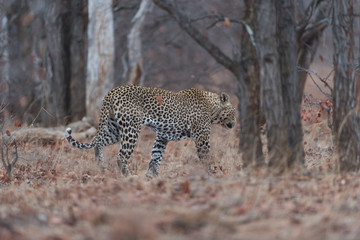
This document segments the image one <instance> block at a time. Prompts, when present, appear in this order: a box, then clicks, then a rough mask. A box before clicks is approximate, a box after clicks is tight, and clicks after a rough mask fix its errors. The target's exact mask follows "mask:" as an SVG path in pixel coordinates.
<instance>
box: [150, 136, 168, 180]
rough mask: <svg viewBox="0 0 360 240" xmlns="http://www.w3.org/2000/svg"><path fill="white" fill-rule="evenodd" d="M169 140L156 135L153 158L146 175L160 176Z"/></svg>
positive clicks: (152, 152)
mask: <svg viewBox="0 0 360 240" xmlns="http://www.w3.org/2000/svg"><path fill="white" fill-rule="evenodd" d="M167 143H168V140H167V139H165V138H162V137H160V136H159V135H156V139H155V142H154V146H153V148H152V151H151V159H150V163H149V168H148V170H147V173H146V176H147V177H152V176H158V175H159V166H160V163H161V160H162V157H163V154H164V151H165V148H166V145H167Z"/></svg>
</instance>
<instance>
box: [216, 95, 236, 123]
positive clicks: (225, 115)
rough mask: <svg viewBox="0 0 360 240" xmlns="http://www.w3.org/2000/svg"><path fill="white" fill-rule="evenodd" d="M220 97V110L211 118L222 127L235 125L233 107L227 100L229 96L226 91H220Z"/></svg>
mask: <svg viewBox="0 0 360 240" xmlns="http://www.w3.org/2000/svg"><path fill="white" fill-rule="evenodd" d="M219 97H220V111H218V112H217V114H216V116H215V117H214V119H213V123H217V124H220V125H221V126H223V127H224V128H227V129H231V128H233V127H235V123H236V118H235V108H234V107H233V105H232V104H231V103H230V101H229V99H230V98H229V96H228V95H227V94H226V93H221V94H220V95H219Z"/></svg>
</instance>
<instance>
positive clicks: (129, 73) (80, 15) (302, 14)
mask: <svg viewBox="0 0 360 240" xmlns="http://www.w3.org/2000/svg"><path fill="white" fill-rule="evenodd" d="M359 13H360V10H359V1H357V0H355V1H341V2H337V1H331V0H293V1H261V0H244V1H240V0H228V1H225V2H224V1H216V0H200V1H188V0H180V1H165V0H154V1H150V0H142V1H140V0H139V1H137V0H131V1H130V0H123V1H120V0H113V1H112V0H106V1H100V0H88V1H87V0H71V1H62V0H53V1H45V0H7V1H2V2H1V3H0V23H1V24H0V67H1V68H0V72H1V75H0V93H1V101H2V106H6V109H5V110H4V111H2V112H3V114H5V115H7V116H11V117H13V118H15V119H17V120H19V121H20V122H21V123H22V124H24V125H33V126H58V125H66V124H68V123H70V122H73V121H76V120H79V119H82V118H83V117H84V116H88V117H90V118H91V119H93V120H95V121H96V120H97V117H98V113H99V109H100V107H101V101H102V99H103V96H104V95H105V94H106V93H107V92H108V91H109V90H110V89H112V88H114V87H116V86H119V85H123V84H140V85H145V86H151V87H161V88H165V89H169V90H175V91H177V90H181V89H184V88H190V87H196V88H200V89H204V90H209V91H215V92H220V91H225V92H228V93H230V94H231V95H232V96H233V97H232V101H234V102H236V101H235V99H237V100H238V103H239V107H238V110H239V122H240V126H241V128H240V131H239V136H240V148H241V149H243V150H245V149H250V150H249V151H248V153H244V158H245V159H251V160H249V163H250V162H251V163H252V164H260V165H261V164H262V163H263V162H264V159H263V153H262V150H261V140H260V126H261V125H262V124H263V123H265V122H266V123H267V127H266V131H267V136H268V147H269V152H270V153H274V155H271V156H272V157H271V158H270V161H269V164H270V165H272V164H274V165H278V164H280V165H281V164H285V165H291V164H292V162H294V161H299V162H303V160H301V159H303V150H302V149H303V146H302V128H301V118H300V102H301V99H302V96H303V95H304V89H305V86H306V85H307V84H305V82H306V79H307V78H308V76H317V79H315V80H316V81H319V82H318V84H321V86H323V87H320V89H321V91H320V92H322V93H321V94H323V96H320V98H324V99H326V101H328V102H331V104H330V105H331V106H330V108H331V109H328V111H329V113H330V111H331V112H332V110H333V109H332V103H334V104H335V107H334V112H335V115H334V120H333V121H334V128H335V132H336V133H339V131H338V130H339V128H340V126H341V121H342V120H341V119H343V118H344V116H346V115H347V114H348V113H349V112H351V111H352V109H354V107H355V106H358V105H359V104H358V102H359V97H357V95H358V90H356V89H359V87H358V86H359V84H358V76H357V75H356V74H357V73H358V66H359V44H360V43H359V17H358V16H359ZM334 34H335V35H334ZM346 56H347V57H346ZM333 59H334V60H335V62H333ZM312 64H313V65H312ZM332 70H334V72H332ZM344 73H345V74H344ZM317 74H318V75H317ZM333 75H334V76H335V77H334V78H337V79H339V80H338V81H337V83H339V85H337V86H336V84H334V83H333V82H332V78H333ZM356 83H357V84H356ZM311 84H313V83H311ZM333 88H334V91H332V90H333ZM321 94H320V95H321ZM235 96H236V97H237V98H236V97H235ZM324 101H325V100H324ZM324 106H325V105H324ZM339 109H340V110H339ZM341 109H343V110H344V111H343V110H341ZM358 112H359V111H357V115H356V116H354V119H352V118H349V119H350V120H351V122H353V123H354V124H355V125H351V126H350V127H349V129H350V130H348V131H347V132H346V131H344V132H345V134H344V137H345V138H346V139H349V137H348V133H352V132H354V131H355V132H360V126H359V123H358V122H359V121H358V119H359V116H358V115H359V114H358ZM336 113H339V114H337V115H336ZM341 128H342V129H343V127H341ZM344 129H346V128H344ZM338 135H339V136H340V135H341V134H338ZM357 138H359V136H357ZM357 138H354V139H355V140H354V142H352V144H355V145H357V147H356V148H355V149H357V150H356V151H358V152H360V146H359V144H357V142H360V141H357V140H356V139H357ZM339 139H341V138H340V137H339ZM278 147H281V148H282V149H283V150H284V151H283V152H286V153H290V155H291V157H290V159H292V160H290V162H287V163H279V162H278V160H276V161H275V162H274V163H272V161H271V159H272V158H273V159H281V158H284V156H283V155H282V153H281V152H280V151H277V150H276V149H278ZM354 156H355V157H356V156H357V154H355V155H354ZM245 165H246V163H245ZM356 166H357V167H356V168H358V166H359V164H358V163H357V165H356Z"/></svg>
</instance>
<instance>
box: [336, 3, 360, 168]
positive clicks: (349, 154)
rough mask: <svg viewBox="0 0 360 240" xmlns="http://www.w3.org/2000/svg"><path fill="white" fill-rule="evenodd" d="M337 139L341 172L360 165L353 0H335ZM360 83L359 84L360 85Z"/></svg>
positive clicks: (359, 108)
mask: <svg viewBox="0 0 360 240" xmlns="http://www.w3.org/2000/svg"><path fill="white" fill-rule="evenodd" d="M332 9H333V10H332V17H333V25H332V31H333V43H334V55H333V61H334V91H333V99H334V115H333V119H334V132H333V134H334V138H335V143H336V147H337V154H338V166H339V170H340V171H358V170H359V168H360V106H359V101H357V98H359V96H358V95H356V94H355V93H356V87H355V86H356V83H355V57H354V47H355V46H354V29H353V23H354V12H353V11H354V9H353V0H344V1H336V0H333V8H332ZM358 84H359V83H357V85H358Z"/></svg>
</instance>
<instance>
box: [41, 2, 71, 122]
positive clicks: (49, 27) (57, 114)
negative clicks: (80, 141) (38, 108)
mask: <svg viewBox="0 0 360 240" xmlns="http://www.w3.org/2000/svg"><path fill="white" fill-rule="evenodd" d="M67 9H69V6H68V5H67V3H66V2H64V1H61V0H56V1H51V2H50V1H46V10H47V11H46V13H45V28H46V34H47V35H46V41H47V57H46V63H45V65H46V68H47V78H46V80H45V81H43V83H42V84H43V85H42V97H43V99H42V100H43V102H42V106H43V107H44V108H45V110H46V111H47V112H42V115H41V118H42V122H43V123H44V125H45V126H56V125H59V124H66V123H67V119H66V117H67V116H68V115H69V105H70V96H69V93H70V91H69V90H70V89H69V88H70V61H69V59H70V22H69V19H70V16H69V15H70V14H69V11H68V10H67Z"/></svg>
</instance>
